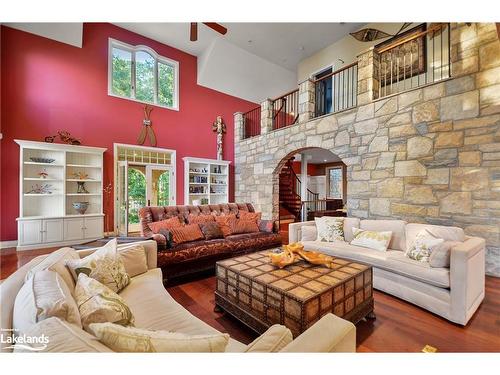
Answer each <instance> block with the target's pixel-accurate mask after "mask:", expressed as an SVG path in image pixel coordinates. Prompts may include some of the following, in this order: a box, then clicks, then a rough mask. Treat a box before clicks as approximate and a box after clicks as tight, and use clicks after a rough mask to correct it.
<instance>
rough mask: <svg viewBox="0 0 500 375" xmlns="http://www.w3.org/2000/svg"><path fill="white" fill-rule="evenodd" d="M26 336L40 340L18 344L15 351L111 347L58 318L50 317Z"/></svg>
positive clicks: (78, 350)
mask: <svg viewBox="0 0 500 375" xmlns="http://www.w3.org/2000/svg"><path fill="white" fill-rule="evenodd" d="M26 337H33V338H37V341H38V342H34V341H33V340H31V341H32V342H26V343H23V344H16V345H15V346H14V353H33V352H41V353H110V352H112V350H111V349H109V348H107V347H106V346H105V345H103V344H101V343H100V342H99V340H97V339H96V338H95V337H94V336H92V335H91V334H90V333H87V332H85V331H84V330H83V329H81V328H79V327H77V326H75V325H73V324H69V323H68V322H65V321H64V320H61V319H58V318H48V319H45V320H43V321H41V322H40V323H38V324H35V325H34V326H31V327H30V329H29V330H28V331H26Z"/></svg>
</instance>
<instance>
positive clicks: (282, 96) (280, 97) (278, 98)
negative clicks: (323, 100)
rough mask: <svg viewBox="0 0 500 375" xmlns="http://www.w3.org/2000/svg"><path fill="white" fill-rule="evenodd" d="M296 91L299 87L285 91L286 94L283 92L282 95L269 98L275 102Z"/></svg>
mask: <svg viewBox="0 0 500 375" xmlns="http://www.w3.org/2000/svg"><path fill="white" fill-rule="evenodd" d="M297 91H299V89H295V90H292V91H289V92H287V93H286V94H283V95H281V96H278V97H277V98H274V99H271V100H272V101H273V102H275V101H276V100H280V99H283V98H284V97H285V96H288V95H291V94H293V93H294V92H297Z"/></svg>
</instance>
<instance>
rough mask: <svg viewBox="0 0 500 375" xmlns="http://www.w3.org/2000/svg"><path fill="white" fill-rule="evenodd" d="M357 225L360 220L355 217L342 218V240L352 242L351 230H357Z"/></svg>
mask: <svg viewBox="0 0 500 375" xmlns="http://www.w3.org/2000/svg"><path fill="white" fill-rule="evenodd" d="M359 223H360V220H359V219H358V218H357V217H345V218H344V238H345V241H346V242H351V241H352V239H353V236H352V228H359Z"/></svg>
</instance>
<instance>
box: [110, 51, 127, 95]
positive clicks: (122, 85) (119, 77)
mask: <svg viewBox="0 0 500 375" xmlns="http://www.w3.org/2000/svg"><path fill="white" fill-rule="evenodd" d="M112 79H113V82H112V92H113V94H115V95H119V96H125V97H127V98H130V96H131V94H132V53H130V52H128V51H124V50H121V49H118V48H113V77H112Z"/></svg>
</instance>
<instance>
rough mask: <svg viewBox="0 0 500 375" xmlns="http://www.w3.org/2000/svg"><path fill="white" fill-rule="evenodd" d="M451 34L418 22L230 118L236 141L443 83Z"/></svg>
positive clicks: (448, 71) (435, 25) (445, 25)
mask: <svg viewBox="0 0 500 375" xmlns="http://www.w3.org/2000/svg"><path fill="white" fill-rule="evenodd" d="M367 32H368V31H367ZM452 32H453V30H452V27H451V26H450V24H448V23H430V24H425V23H423V24H420V25H417V26H415V27H413V28H410V29H409V30H408V31H405V32H403V33H400V34H398V35H397V36H396V37H393V38H390V39H388V40H385V41H383V42H382V43H379V44H377V45H375V46H373V47H371V48H369V49H368V50H365V51H364V52H362V53H360V54H359V55H358V56H357V58H356V60H355V61H352V62H351V63H348V64H347V65H344V66H342V67H341V68H339V69H336V70H334V68H333V67H328V68H325V69H323V70H321V71H319V72H316V73H314V74H312V75H311V76H310V78H308V79H306V80H304V81H303V82H301V83H300V84H299V87H298V88H297V89H295V90H293V91H291V92H288V93H286V94H284V95H281V96H280V97H278V98H275V99H267V100H265V101H264V102H262V103H261V105H260V106H258V107H256V108H254V109H252V110H250V111H248V112H245V113H242V114H241V113H240V114H236V116H237V118H235V124H239V127H240V128H239V132H238V134H239V137H240V139H247V138H251V137H255V136H258V135H261V134H265V133H267V132H269V131H274V130H279V129H282V128H285V127H288V126H291V125H294V124H297V123H299V122H305V121H309V120H311V119H314V118H317V117H321V116H325V115H329V114H332V113H338V112H341V111H345V110H348V109H351V108H354V107H357V106H360V105H364V104H367V103H369V102H371V101H374V100H378V99H382V98H386V97H389V96H391V95H396V94H400V93H402V92H405V91H409V90H413V89H416V88H419V87H423V86H426V85H431V84H434V83H436V82H440V81H443V80H446V79H449V78H451V60H452V52H451V46H452V38H451V37H452ZM359 37H360V38H362V39H365V38H368V39H369V38H370V37H369V36H368V35H361V36H359Z"/></svg>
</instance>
